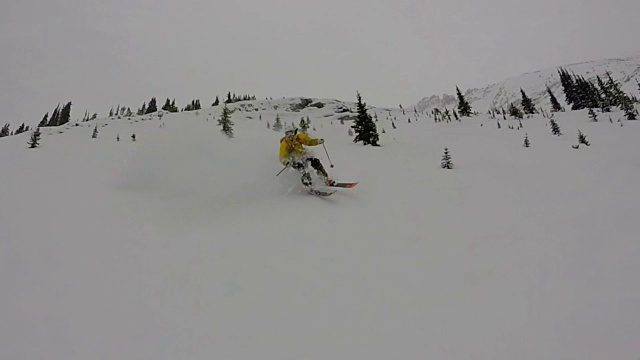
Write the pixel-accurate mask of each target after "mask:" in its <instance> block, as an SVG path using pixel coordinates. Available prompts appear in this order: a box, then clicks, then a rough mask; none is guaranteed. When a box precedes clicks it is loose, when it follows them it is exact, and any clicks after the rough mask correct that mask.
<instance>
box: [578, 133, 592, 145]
mask: <svg viewBox="0 0 640 360" xmlns="http://www.w3.org/2000/svg"><path fill="white" fill-rule="evenodd" d="M578 144H584V145H586V146H589V145H591V144H590V143H589V141H587V137H586V136H585V135H584V134H583V133H582V131H580V129H578Z"/></svg>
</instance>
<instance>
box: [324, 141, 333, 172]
mask: <svg viewBox="0 0 640 360" xmlns="http://www.w3.org/2000/svg"><path fill="white" fill-rule="evenodd" d="M322 147H323V148H324V152H325V153H326V154H327V159H329V164H331V168H333V163H331V158H330V157H329V152H328V151H327V147H326V146H324V143H322Z"/></svg>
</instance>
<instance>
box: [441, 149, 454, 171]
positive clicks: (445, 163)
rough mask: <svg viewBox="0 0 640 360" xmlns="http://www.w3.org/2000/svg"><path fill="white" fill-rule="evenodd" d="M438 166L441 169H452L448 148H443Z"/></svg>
mask: <svg viewBox="0 0 640 360" xmlns="http://www.w3.org/2000/svg"><path fill="white" fill-rule="evenodd" d="M440 166H441V167H442V168H443V169H453V162H452V161H451V155H450V154H449V149H448V148H447V147H445V148H444V154H443V155H442V161H441V162H440Z"/></svg>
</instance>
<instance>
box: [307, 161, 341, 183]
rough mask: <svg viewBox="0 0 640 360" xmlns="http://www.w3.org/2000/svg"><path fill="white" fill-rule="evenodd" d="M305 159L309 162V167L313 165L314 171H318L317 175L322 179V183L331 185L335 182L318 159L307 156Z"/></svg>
mask: <svg viewBox="0 0 640 360" xmlns="http://www.w3.org/2000/svg"><path fill="white" fill-rule="evenodd" d="M307 161H309V162H310V163H311V167H313V168H314V169H315V170H316V173H318V175H319V176H320V177H322V178H323V179H324V183H325V184H326V185H333V184H334V183H335V181H333V179H331V178H329V174H327V170H325V168H324V166H322V163H321V162H320V160H319V159H317V158H308V159H307Z"/></svg>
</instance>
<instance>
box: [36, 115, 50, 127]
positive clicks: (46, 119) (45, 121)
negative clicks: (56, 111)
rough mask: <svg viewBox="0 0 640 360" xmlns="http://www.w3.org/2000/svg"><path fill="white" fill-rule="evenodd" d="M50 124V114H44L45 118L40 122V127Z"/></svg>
mask: <svg viewBox="0 0 640 360" xmlns="http://www.w3.org/2000/svg"><path fill="white" fill-rule="evenodd" d="M48 123H49V113H46V114H44V117H43V118H42V120H40V123H39V124H38V127H43V126H47V124H48Z"/></svg>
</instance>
